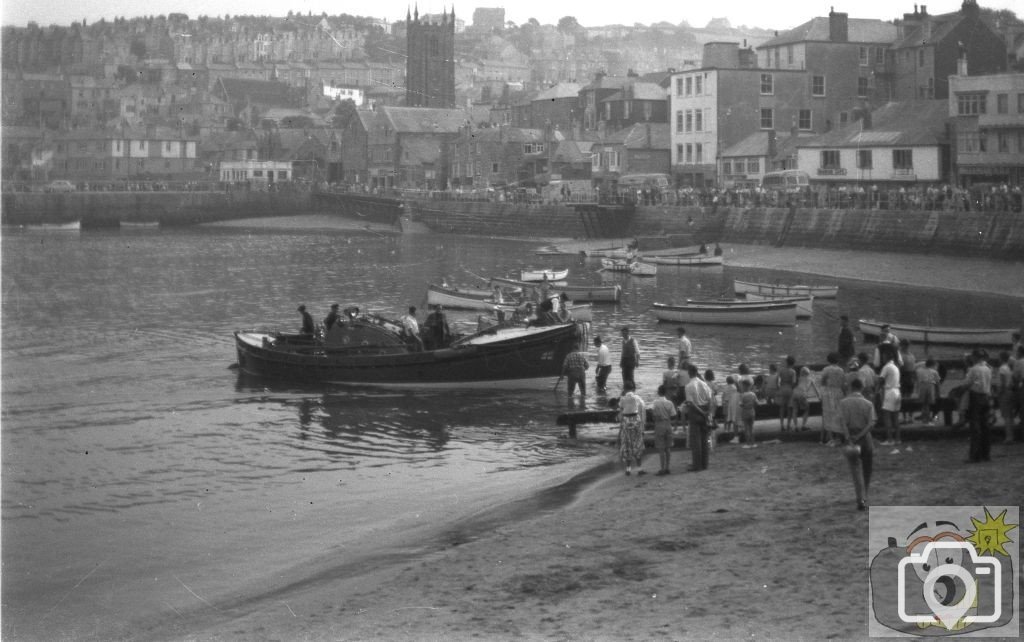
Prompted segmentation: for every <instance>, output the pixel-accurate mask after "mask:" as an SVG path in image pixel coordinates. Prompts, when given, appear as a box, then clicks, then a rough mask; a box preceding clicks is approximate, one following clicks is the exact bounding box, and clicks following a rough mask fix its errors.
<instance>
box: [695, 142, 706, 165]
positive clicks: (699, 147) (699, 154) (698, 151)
mask: <svg viewBox="0 0 1024 642" xmlns="http://www.w3.org/2000/svg"><path fill="white" fill-rule="evenodd" d="M693 162H695V163H703V162H704V145H703V144H701V143H697V144H696V145H694V146H693Z"/></svg>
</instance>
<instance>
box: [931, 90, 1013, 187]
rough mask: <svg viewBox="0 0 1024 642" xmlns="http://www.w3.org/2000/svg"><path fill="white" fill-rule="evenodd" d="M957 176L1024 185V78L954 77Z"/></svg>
mask: <svg viewBox="0 0 1024 642" xmlns="http://www.w3.org/2000/svg"><path fill="white" fill-rule="evenodd" d="M948 115H949V118H950V122H951V123H952V126H953V127H952V129H953V140H952V143H953V176H954V178H955V180H956V182H957V183H958V184H960V185H962V186H969V185H972V184H976V183H1004V184H1008V185H1024V73H1021V72H1018V73H1009V74H993V75H990V76H961V75H955V76H950V77H949V100H948Z"/></svg>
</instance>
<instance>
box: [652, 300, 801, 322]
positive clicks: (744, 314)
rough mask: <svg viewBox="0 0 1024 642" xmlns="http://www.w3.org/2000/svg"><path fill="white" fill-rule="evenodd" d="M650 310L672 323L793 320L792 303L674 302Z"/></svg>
mask: <svg viewBox="0 0 1024 642" xmlns="http://www.w3.org/2000/svg"><path fill="white" fill-rule="evenodd" d="M651 312H652V313H653V314H654V316H655V317H656V318H657V319H658V321H671V322H675V323H714V324H721V325H771V326H791V325H793V324H794V323H795V319H796V303H795V302H792V301H785V302H781V303H773V302H764V303H751V304H749V305H730V304H729V303H724V304H719V303H714V302H710V301H708V302H702V303H686V304H682V305H674V304H669V303H654V304H652V306H651Z"/></svg>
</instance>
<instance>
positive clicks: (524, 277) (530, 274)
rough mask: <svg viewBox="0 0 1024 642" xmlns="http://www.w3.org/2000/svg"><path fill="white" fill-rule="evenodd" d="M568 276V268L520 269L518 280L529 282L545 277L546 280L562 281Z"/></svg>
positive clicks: (538, 280)
mask: <svg viewBox="0 0 1024 642" xmlns="http://www.w3.org/2000/svg"><path fill="white" fill-rule="evenodd" d="M568 276H569V270H568V268H566V269H564V270H532V269H527V270H520V272H519V280H520V281H527V282H530V283H539V282H541V281H544V280H545V278H546V279H547V280H548V281H564V280H565V279H566V277H568Z"/></svg>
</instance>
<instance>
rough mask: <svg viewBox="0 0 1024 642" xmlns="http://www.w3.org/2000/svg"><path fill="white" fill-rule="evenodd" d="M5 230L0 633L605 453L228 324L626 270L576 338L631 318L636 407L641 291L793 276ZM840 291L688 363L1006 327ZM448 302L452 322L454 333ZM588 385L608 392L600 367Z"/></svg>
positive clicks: (481, 394) (352, 538) (142, 601)
mask: <svg viewBox="0 0 1024 642" xmlns="http://www.w3.org/2000/svg"><path fill="white" fill-rule="evenodd" d="M2 243H3V246H2V250H3V256H2V259H3V264H2V267H3V310H2V312H3V317H2V321H3V361H2V366H3V371H2V376H3V408H2V448H3V450H2V457H3V459H2V465H3V491H2V499H3V503H2V511H3V515H2V518H3V536H4V541H3V601H4V604H3V607H4V608H3V611H4V617H3V637H4V638H5V639H52V638H53V637H70V638H75V639H79V638H85V639H108V638H111V637H121V636H126V635H127V636H131V635H132V633H133V632H137V631H138V627H139V626H140V622H141V623H145V622H149V621H152V620H158V619H160V618H164V617H168V616H170V617H173V614H175V613H181V612H184V611H185V610H186V609H194V608H214V605H215V604H216V601H217V600H218V599H222V598H224V597H225V596H233V597H239V596H240V595H242V594H244V593H245V592H246V591H248V590H251V589H250V588H249V587H254V586H261V585H269V584H273V583H274V582H281V581H283V579H282V578H291V579H295V578H297V577H301V576H302V575H303V574H304V573H307V572H312V569H314V568H320V567H322V565H323V564H329V563H336V562H337V560H338V559H339V558H345V557H350V556H356V555H359V554H364V553H370V552H373V551H374V550H375V548H379V547H380V546H381V545H382V542H385V541H387V540H388V538H390V537H392V536H396V535H399V534H401V533H405V532H409V531H410V530H412V529H416V528H420V527H424V528H426V527H432V526H436V525H438V524H443V523H444V522H445V521H446V520H451V519H454V518H456V517H460V516H464V515H466V514H469V513H472V512H473V510H475V509H476V508H478V507H480V506H483V505H486V504H488V503H493V502H494V501H495V500H496V498H501V497H503V496H506V495H511V494H513V493H522V492H524V491H528V490H530V489H531V488H536V487H540V486H542V485H543V484H544V483H546V481H549V480H550V478H551V476H552V474H554V473H553V472H552V471H556V470H557V471H564V470H566V469H571V468H572V467H573V466H576V467H577V468H578V467H579V466H581V465H584V464H586V465H590V464H591V463H592V461H593V457H594V456H595V455H600V454H601V453H602V452H603V451H601V450H599V449H597V448H596V447H593V446H585V445H577V444H572V443H570V442H567V441H566V440H564V439H561V438H560V437H561V435H562V433H563V432H564V429H562V428H558V427H556V426H555V424H554V418H555V416H556V415H557V414H558V413H559V412H561V411H562V410H563V409H564V404H565V400H564V395H557V396H556V395H554V394H552V393H550V392H546V391H536V390H532V391H531V390H509V391H504V392H495V391H452V392H436V391H434V392H423V391H394V390H388V391H382V390H374V389H371V388H365V389H363V388H354V389H353V388H325V389H310V388H302V389H297V388H292V387H289V386H287V385H282V384H271V383H268V382H263V381H252V380H246V379H244V378H241V377H240V376H239V375H238V374H237V372H236V371H235V370H232V369H230V367H229V366H230V365H231V364H232V363H233V362H234V359H235V354H234V346H233V341H232V337H231V332H232V331H233V330H236V329H243V328H249V327H278V328H283V329H296V328H297V327H298V322H299V317H298V314H297V313H295V307H296V306H297V305H298V304H299V303H305V304H307V306H309V307H310V309H311V311H313V312H314V316H316V317H318V318H321V317H323V316H324V314H325V313H326V312H327V307H328V305H329V303H330V302H332V301H338V302H340V303H342V304H343V305H344V304H346V303H356V304H359V305H361V306H362V307H363V308H364V309H367V308H370V309H375V310H379V311H384V312H388V313H391V314H393V315H394V316H396V317H397V316H399V314H400V313H401V312H402V311H403V310H404V309H405V307H406V306H407V305H410V304H413V305H417V306H419V307H421V308H422V307H423V306H422V304H423V302H424V297H425V290H426V286H427V284H428V283H431V282H440V281H441V280H442V279H447V280H448V282H449V283H453V284H462V285H466V286H479V285H480V281H479V280H478V279H477V278H476V275H508V274H511V273H513V272H515V271H516V270H518V269H519V268H521V267H526V266H534V267H541V266H544V267H569V268H570V270H571V277H570V280H571V281H572V282H592V283H599V282H602V281H617V282H621V283H622V284H623V287H624V289H625V294H626V296H625V299H624V301H623V302H622V303H621V304H620V305H616V306H612V305H596V306H595V315H594V316H595V323H594V332H596V333H598V334H601V335H602V336H604V337H606V338H608V339H610V345H611V348H612V352H613V355H615V356H616V358H617V355H618V349H619V340H618V328H619V326H621V325H623V324H630V325H631V326H633V328H634V334H635V335H636V336H637V337H638V338H639V340H640V343H641V347H642V351H643V359H642V364H641V367H640V369H639V370H638V372H637V377H638V382H639V383H640V388H641V392H642V394H643V395H644V396H645V397H647V398H651V397H653V392H654V389H655V387H656V384H657V383H658V382H659V381H660V378H661V371H662V369H663V367H664V358H665V357H666V356H667V355H669V354H672V353H673V352H674V343H675V342H674V339H675V326H673V325H670V324H658V323H656V322H655V320H654V319H653V317H652V316H650V314H649V313H648V312H647V309H648V308H649V306H650V304H651V302H653V301H661V302H672V301H682V300H684V299H686V298H710V297H714V296H718V295H719V294H721V293H723V292H725V291H727V290H730V289H731V283H732V279H734V278H741V279H744V280H760V281H775V280H782V281H789V282H792V281H793V280H794V278H793V276H792V275H788V274H782V273H776V272H772V271H770V270H759V269H750V268H748V269H733V268H730V267H728V266H726V267H724V268H711V269H704V270H693V269H687V268H665V267H662V268H660V273H659V275H658V276H657V277H655V278H639V277H622V276H612V275H608V274H602V273H599V272H598V271H597V269H598V267H599V263H598V262H596V261H585V260H582V259H580V258H578V257H573V256H559V257H550V256H544V257H542V256H535V255H534V253H533V252H534V249H535V248H536V247H537V245H538V244H537V243H523V242H515V241H502V240H489V239H479V238H467V237H455V236H434V235H410V236H405V237H399V238H389V237H382V236H379V235H374V234H365V235H359V236H350V233H347V232H343V231H337V232H325V231H322V230H317V231H247V230H245V229H242V228H197V229H183V230H147V231H141V232H118V231H101V232H83V233H81V234H78V233H46V234H43V233H25V232H20V231H8V230H5V231H4V234H3V238H2ZM797 251H798V250H797ZM941 260H942V259H941V258H939V257H936V259H935V261H937V262H941ZM867 263H869V261H866V265H865V271H866V272H867V271H869V270H870V269H871V266H870V265H869V264H867ZM799 280H800V281H802V282H805V283H815V282H827V279H822V278H815V277H807V278H806V279H799ZM840 284H841V288H840V295H839V299H838V300H836V301H822V302H819V303H817V304H816V308H815V317H814V319H813V320H809V321H802V322H801V323H800V324H799V325H798V326H796V327H794V328H785V329H778V328H722V327H710V326H692V327H691V328H690V329H689V334H690V336H691V338H692V339H693V341H694V345H695V352H696V355H697V361H698V363H700V364H702V365H705V364H706V365H707V366H709V367H712V368H714V369H715V370H716V371H718V372H733V371H735V368H736V366H737V365H738V364H739V363H740V362H744V361H746V362H748V363H751V364H754V366H755V369H759V368H760V367H761V366H763V365H765V364H767V363H768V362H770V361H777V360H780V359H781V358H782V357H784V355H786V354H790V353H791V354H794V355H796V356H797V357H798V359H800V360H802V361H808V362H814V363H821V362H823V361H824V355H825V353H827V352H828V351H829V350H830V349H832V348H833V347H834V338H835V335H836V332H837V328H838V323H837V318H838V315H839V314H841V313H844V312H845V313H849V314H850V316H851V317H854V318H856V317H873V318H880V319H890V320H897V321H904V322H925V321H926V320H929V319H930V320H931V321H932V322H933V323H935V324H938V325H964V326H970V325H986V326H1006V327H1010V326H1014V325H1016V324H1017V323H1018V322H1019V310H1020V307H1019V306H1020V301H1019V300H1016V299H1005V298H1000V297H995V296H989V295H975V294H966V293H965V294H950V293H949V292H941V293H939V292H935V291H929V290H923V289H912V288H905V287H888V286H883V285H875V284H870V283H863V282H850V281H842V282H840ZM453 315H455V316H456V317H457V319H458V320H459V321H460V322H461V324H462V325H461V327H463V328H464V329H468V328H470V327H471V326H472V325H473V323H474V321H475V314H474V313H461V314H460V313H453ZM940 354H945V355H947V356H948V355H952V354H955V351H948V350H947V352H946V353H940ZM610 381H611V382H612V386H611V390H612V391H613V392H617V390H618V384H619V381H620V380H619V378H618V370H617V368H616V369H615V372H613V375H612V377H611V380H610ZM562 390H563V391H564V384H563V387H562ZM590 403H592V404H595V405H596V401H594V400H591V402H590ZM560 474H564V473H560Z"/></svg>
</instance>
